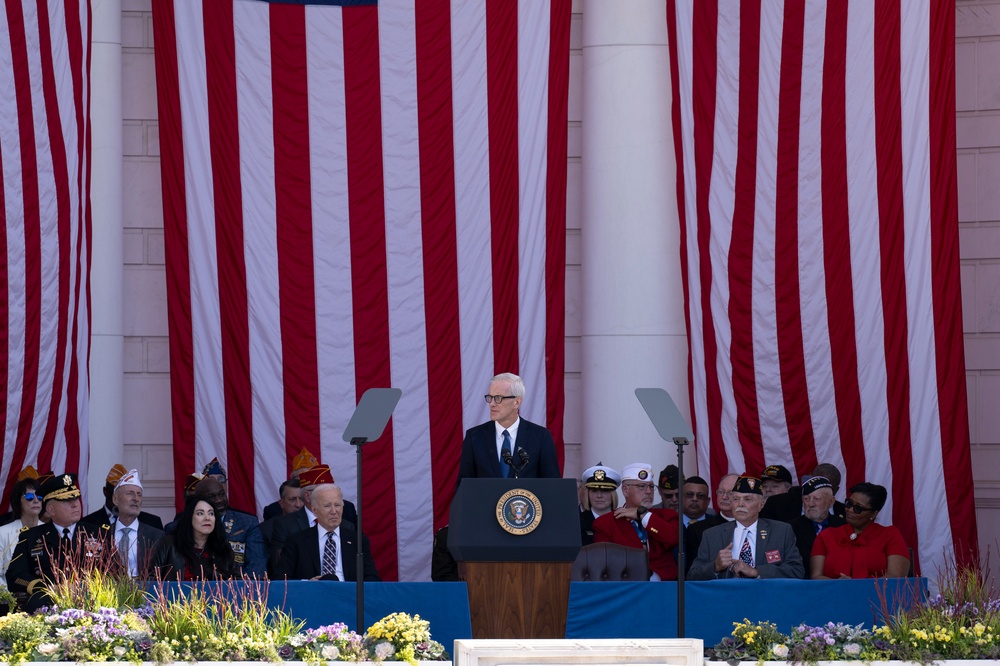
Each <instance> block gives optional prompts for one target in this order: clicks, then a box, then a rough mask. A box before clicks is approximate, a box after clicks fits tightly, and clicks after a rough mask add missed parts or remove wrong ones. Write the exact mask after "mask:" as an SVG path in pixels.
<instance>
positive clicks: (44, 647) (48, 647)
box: [35, 643, 59, 657]
mask: <svg viewBox="0 0 1000 666" xmlns="http://www.w3.org/2000/svg"><path fill="white" fill-rule="evenodd" d="M35 649H36V650H38V654H40V655H42V656H45V657H51V656H52V655H54V654H55V653H56V650H58V649H59V646H58V645H57V644H55V643H40V644H39V645H38V647H37V648H35Z"/></svg>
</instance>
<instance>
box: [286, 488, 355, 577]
mask: <svg viewBox="0 0 1000 666" xmlns="http://www.w3.org/2000/svg"><path fill="white" fill-rule="evenodd" d="M340 517H341V521H342V522H345V523H350V525H349V526H350V528H351V529H352V530H353V529H354V526H355V525H357V524H358V510H357V508H355V506H354V504H352V503H351V502H348V501H347V500H344V512H343V513H342V514H341V516H340ZM309 527H311V525H310V524H309V516H308V515H307V514H306V509H305V507H302V508H301V509H299V510H298V511H292V512H291V513H286V514H285V515H283V516H279V517H278V518H275V519H274V524H273V525H272V526H271V527H269V528H268V529H269V531H270V535H269V536H268V544H267V563H268V567H269V568H270V570H271V571H272V573H273V572H274V567H275V565H277V563H278V558H279V557H280V556H281V549H282V547H284V545H285V542H286V541H287V540H288V537H290V536H292V535H293V534H295V533H296V532H301V531H302V530H304V529H308V528H309Z"/></svg>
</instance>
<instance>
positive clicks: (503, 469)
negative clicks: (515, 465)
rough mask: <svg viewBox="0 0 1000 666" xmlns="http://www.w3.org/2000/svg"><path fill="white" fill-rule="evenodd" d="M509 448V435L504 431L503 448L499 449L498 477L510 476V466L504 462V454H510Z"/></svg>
mask: <svg viewBox="0 0 1000 666" xmlns="http://www.w3.org/2000/svg"><path fill="white" fill-rule="evenodd" d="M512 452H513V451H512V450H511V448H510V433H509V432H507V431H506V430H504V431H503V446H502V447H500V476H502V477H503V478H505V479H506V478H507V477H509V476H510V465H508V464H507V463H506V462H504V458H506V457H507V456H505V455H504V454H505V453H512Z"/></svg>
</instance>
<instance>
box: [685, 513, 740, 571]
mask: <svg viewBox="0 0 1000 666" xmlns="http://www.w3.org/2000/svg"><path fill="white" fill-rule="evenodd" d="M727 522H729V521H727V520H726V519H725V518H723V517H722V515H721V514H718V513H710V514H708V515H707V516H705V518H704V520H699V521H698V522H696V523H691V524H690V525H688V526H687V527H686V528H684V556H685V558H686V559H685V561H686V565H685V569H684V571H690V570H691V565H692V564H694V558H696V557H697V556H698V547H699V546H700V545H701V537H702V536H703V535H704V534H705V531H706V530H707V529H708V528H710V527H715V526H716V525H723V524H725V523H727Z"/></svg>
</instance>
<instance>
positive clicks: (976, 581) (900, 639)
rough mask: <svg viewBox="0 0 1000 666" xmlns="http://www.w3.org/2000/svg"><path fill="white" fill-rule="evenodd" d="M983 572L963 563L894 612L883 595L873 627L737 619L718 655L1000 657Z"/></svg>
mask: <svg viewBox="0 0 1000 666" xmlns="http://www.w3.org/2000/svg"><path fill="white" fill-rule="evenodd" d="M988 581H989V576H988V573H986V572H985V571H983V570H980V569H978V568H973V567H961V568H958V569H952V570H950V571H947V572H946V573H945V575H943V576H942V578H941V580H940V581H939V583H938V588H939V589H940V590H941V593H940V594H938V595H937V596H935V597H933V598H931V599H928V600H926V601H923V602H921V603H917V604H914V605H913V606H911V607H909V608H898V609H897V610H895V611H892V612H889V610H888V609H889V604H888V603H887V600H886V599H884V598H883V599H882V604H881V606H882V609H881V610H882V612H881V615H882V618H883V622H882V623H881V624H879V625H877V626H876V627H875V628H874V629H872V630H871V631H869V630H867V629H864V628H863V627H862V625H857V626H851V625H846V624H843V623H836V624H834V623H832V622H830V623H827V624H825V625H822V626H818V627H813V626H809V625H805V624H801V625H799V626H797V627H793V628H792V630H791V633H790V634H789V635H787V636H786V635H784V634H782V633H781V632H779V631H778V630H777V628H776V627H775V626H774V624H772V623H769V622H758V623H753V622H751V621H750V620H744V621H743V622H737V623H734V626H735V628H734V629H733V633H732V635H731V636H728V637H726V638H724V639H723V640H722V641H721V642H719V644H718V645H716V646H715V647H714V648H713V649H710V650H706V654H707V656H708V657H709V658H710V659H716V660H720V661H728V662H729V663H730V664H735V663H737V662H740V661H758V662H762V661H788V662H792V663H799V664H815V663H816V662H818V661H841V660H844V661H864V662H872V661H889V660H900V661H914V662H919V663H922V664H929V663H932V662H936V661H941V660H946V659H990V660H996V659H1000V598H992V597H991V594H990V586H989V582H988Z"/></svg>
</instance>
